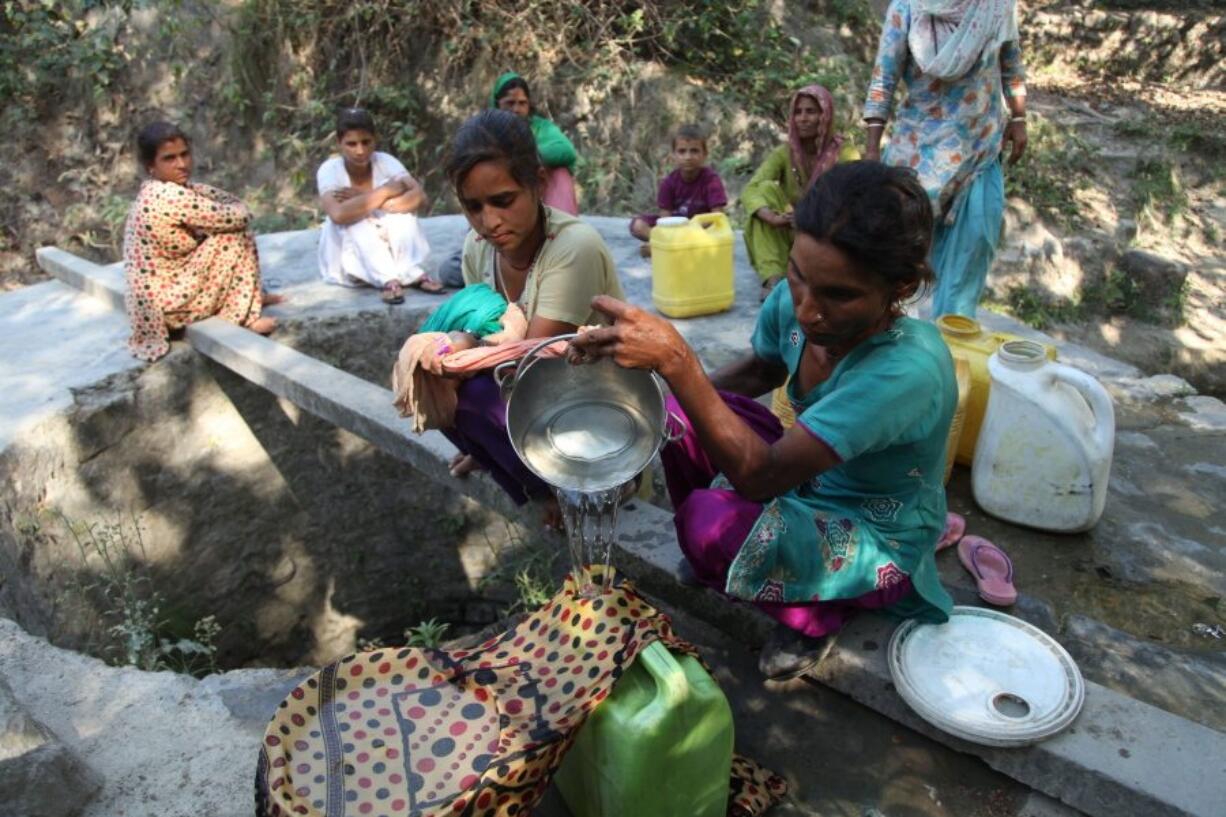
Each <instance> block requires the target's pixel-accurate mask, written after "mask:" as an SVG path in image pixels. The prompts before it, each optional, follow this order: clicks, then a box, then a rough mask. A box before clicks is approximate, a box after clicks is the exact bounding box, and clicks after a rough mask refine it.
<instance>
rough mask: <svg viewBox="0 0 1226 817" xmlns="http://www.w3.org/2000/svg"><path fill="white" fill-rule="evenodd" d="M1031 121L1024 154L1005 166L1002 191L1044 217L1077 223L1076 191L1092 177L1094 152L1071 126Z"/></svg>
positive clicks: (1038, 119)
mask: <svg viewBox="0 0 1226 817" xmlns="http://www.w3.org/2000/svg"><path fill="white" fill-rule="evenodd" d="M1031 121H1032V127H1031V128H1030V133H1029V137H1030V139H1029V145H1028V147H1027V149H1026V153H1025V154H1024V155H1023V156H1022V159H1021V161H1019V162H1018V163H1017V164H1016V165H1014V166H1012V167H1009V168H1006V174H1005V192H1006V194H1007V195H1010V196H1018V197H1020V198H1022V199H1024V200H1025V201H1027V202H1028V203H1029V204H1030V206H1032V207H1034V209H1035V210H1036V211H1037V212H1038V213H1039V214H1040V215H1041V216H1044V217H1045V218H1049V219H1051V220H1053V221H1055V222H1057V223H1059V224H1061V225H1063V226H1065V227H1074V226H1077V225H1078V224H1080V223H1081V222H1082V221H1083V220H1084V219H1083V218H1082V215H1081V208H1080V206H1079V205H1078V204H1077V191H1079V190H1081V189H1082V188H1084V187H1085V186H1086V185H1087V184H1088V183H1089V180H1090V179H1091V178H1092V176H1093V171H1094V153H1095V151H1094V149H1093V148H1092V147H1091V146H1090V145H1089V143H1087V142H1086V141H1085V140H1084V139H1082V138H1081V137H1080V136H1078V135H1077V134H1076V133H1075V132H1074V131H1073V130H1072V129H1071V128H1066V127H1064V126H1062V125H1059V124H1057V123H1055V122H1051V121H1049V120H1047V119H1045V118H1043V117H1042V116H1034V117H1033V118H1032V120H1031Z"/></svg>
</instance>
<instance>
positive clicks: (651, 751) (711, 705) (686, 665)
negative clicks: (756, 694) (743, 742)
mask: <svg viewBox="0 0 1226 817" xmlns="http://www.w3.org/2000/svg"><path fill="white" fill-rule="evenodd" d="M731 769H732V709H731V708H730V707H729V706H728V699H727V698H725V697H724V693H723V691H722V690H720V688H719V685H718V684H717V683H716V682H715V679H714V678H712V677H711V676H710V675H709V674H708V673H707V671H706V670H705V669H703V668H702V665H701V664H700V663H698V661H697V660H695V659H694V658H691V657H690V656H688V655H681V656H674V655H673V654H672V653H670V652H669V651H668V649H667V648H666V647H665V646H664V645H663V644H661V643H660V642H659V641H656V642H653V643H652V644H650V645H648V646H647V647H646V648H645V649H644V650H643V651H642V652H640V653H639V655H638V657H637V658H636V659H635V661H634V663H633V664H631V665H630V668H629V669H628V670H627V671H626V672H625V673H624V674H623V675H622V677H621V678H620V679H619V680H618V682H617V685H616V686H615V687H614V688H613V692H612V693H610V695H609V697H608V698H606V699H605V700H604V701H603V702H601V704H600V705H599V706H597V707H596V709H595V710H594V711H593V712H592V714H591V715H590V716H589V717H588V719H587V723H585V724H584V725H583V727H582V728H581V729H580V730H579V734H578V735H577V736H576V738H575V743H574V745H573V746H572V747H571V749H570V751H569V752H568V753H567V754H566V758H565V760H564V761H563V762H562V766H561V767H560V768H559V769H558V771H557V773H556V774H555V775H554V782H555V783H557V786H558V790H559V791H560V792H561V793H562V797H563V799H565V800H566V804H567V805H568V806H569V807H570V810H571V813H572V814H573V815H574V817H631V816H632V817H679V816H680V815H685V817H724V815H725V814H726V813H727V810H728V777H729V774H730V772H731Z"/></svg>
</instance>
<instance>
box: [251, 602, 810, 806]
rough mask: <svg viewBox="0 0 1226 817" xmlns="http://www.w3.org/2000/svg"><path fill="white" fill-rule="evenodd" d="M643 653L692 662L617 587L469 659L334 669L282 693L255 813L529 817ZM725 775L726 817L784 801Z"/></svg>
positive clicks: (767, 785) (424, 658)
mask: <svg viewBox="0 0 1226 817" xmlns="http://www.w3.org/2000/svg"><path fill="white" fill-rule="evenodd" d="M656 640H661V641H663V642H665V643H666V644H667V645H668V646H669V648H670V649H672V650H674V651H677V652H683V653H687V654H694V648H693V647H691V646H690V645H688V644H686V643H685V642H683V641H681V640H680V639H678V638H677V637H676V636H675V635H673V633H672V627H671V624H670V622H669V620H668V618H667V617H666V616H664V615H662V614H661V613H659V612H657V611H656V610H655V609H653V608H652V607H651V606H650V605H649V604H647V603H646V602H645V601H644V600H643V599H642V598H641V597H640V596H638V595H637V594H636V593H635V592H634V590H633V589H632V588H631V587H630V586H629V584H628V583H626V582H618V583H617V584H615V586H614V588H613V590H612V591H611V592H610V593H607V594H605V595H603V596H601V597H600V598H597V599H593V600H588V599H580V598H577V597H576V596H575V588H574V584H573V582H572V581H571V580H570V579H567V581H566V583H565V585H564V587H563V589H562V590H561V591H560V592H559V593H558V595H557V596H555V597H554V599H553V600H552V601H551V602H550V603H549V604H547V605H545V606H544V607H543V608H541V609H540V610H538V611H537V612H536V613H534V614H533V615H532V616H531V617H529V618H527V619H525V620H524V621H522V622H520V623H519V624H518V625H516V626H515V627H514V628H512V629H510V630H508V631H507V632H505V633H503V634H501V635H499V636H496V637H494V638H491V639H489V640H488V641H486V642H485V643H483V644H481V645H480V646H479V647H477V648H475V649H472V650H454V651H443V650H422V649H409V648H405V649H385V650H378V651H375V652H366V653H357V654H355V655H350V656H347V657H345V658H342V659H340V660H339V661H336V662H335V663H333V664H329V665H328V666H326V667H324V668H323V669H322V670H320V671H319V672H318V673H316V674H315V675H313V676H312V677H310V678H308V679H307V680H306V681H304V682H303V683H302V684H300V685H299V686H298V687H297V688H296V689H294V691H293V692H292V693H290V695H289V697H288V698H286V699H285V701H283V702H282V703H281V705H280V708H279V709H278V710H277V713H276V715H275V716H274V717H273V719H272V722H271V723H270V724H269V725H268V729H267V730H266V731H265V733H264V744H263V747H262V749H261V752H260V762H259V768H258V772H257V776H256V804H257V808H256V811H257V814H259V815H262V817H282V815H284V816H285V817H290V815H312V816H318V817H337V816H339V815H370V817H392V816H393V815H406V814H407V815H423V817H425V815H436V816H437V817H444V816H445V815H446V816H447V817H457V815H467V817H492V816H493V815H497V816H498V817H504V816H505V817H513V815H528V814H530V813H531V810H532V808H533V806H534V805H535V804H536V803H537V801H538V800H539V799H540V797H541V796H542V795H543V794H544V792H545V789H546V788H547V786H548V785H549V779H550V776H551V775H552V774H553V771H554V770H555V769H556V768H557V767H558V766H559V765H560V764H561V762H562V757H563V756H564V755H565V753H566V750H567V749H568V748H569V747H570V744H571V741H572V739H573V737H574V735H575V734H576V732H577V731H578V729H579V727H580V726H582V725H583V723H584V721H585V720H586V719H587V716H588V714H589V713H590V712H591V710H592V709H593V708H595V706H596V705H597V704H598V703H599V702H600V701H602V700H603V699H604V698H605V697H606V696H607V695H608V694H609V692H610V691H611V690H612V688H613V685H614V683H615V682H616V681H617V679H618V678H619V677H620V676H621V674H622V671H623V668H624V667H628V666H629V665H630V663H631V662H632V661H633V660H634V658H635V656H637V655H638V653H639V651H640V650H641V649H642V648H643V647H645V646H646V645H648V644H650V643H651V642H653V641H656ZM733 769H734V780H733V786H732V799H730V802H729V813H730V814H737V815H753V814H758V813H761V812H762V811H764V810H765V809H766V808H767V807H769V806H770V805H771V804H772V803H774V802H775V801H776V800H777V799H778V798H779V797H780V796H782V794H783V791H784V790H785V789H786V784H784V783H783V781H782V780H781V779H779V778H777V777H775V776H773V775H771V774H770V773H769V772H766V771H765V770H762V769H761V768H760V767H758V766H757V765H756V764H754V763H753V762H752V761H748V760H747V759H745V758H740V757H738V758H735V759H734V762H733ZM737 809H740V810H739V811H738V810H737Z"/></svg>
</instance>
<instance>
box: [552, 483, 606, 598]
mask: <svg viewBox="0 0 1226 817" xmlns="http://www.w3.org/2000/svg"><path fill="white" fill-rule="evenodd" d="M621 491H622V489H621V486H618V487H616V488H610V489H608V490H606V491H596V492H590V493H589V492H584V491H568V490H565V489H562V488H558V489H555V491H554V493H556V494H557V497H558V505H559V506H560V507H561V509H562V521H563V523H564V524H565V525H566V542H567V545H568V548H569V551H570V561H571V570H572V573H571V575H572V576H573V577H574V579H575V586H576V587H577V588H578V595H579V597H580V598H585V599H593V598H596V597H597V596H599V595H600V594H601V593H606V592H608V590H609V582H610V581H611V580H612V575H611V571H610V570H609V569H608V568H609V560H610V559H611V558H612V555H613V537H614V535H615V532H616V531H617V510H618V508H619V507H620V505H621V503H620V502H619V501H618V500H619V499H620V498H621ZM592 568H599V570H598V571H596V573H597V575H598V576H599V577H600V578H599V582H600V584H599V585H597V584H596V580H595V579H594V578H593V570H592Z"/></svg>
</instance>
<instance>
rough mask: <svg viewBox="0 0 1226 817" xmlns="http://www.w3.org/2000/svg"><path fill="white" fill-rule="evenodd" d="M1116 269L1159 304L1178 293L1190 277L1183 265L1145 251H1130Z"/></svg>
mask: <svg viewBox="0 0 1226 817" xmlns="http://www.w3.org/2000/svg"><path fill="white" fill-rule="evenodd" d="M1116 268H1117V269H1119V271H1120V272H1122V273H1124V274H1125V275H1127V276H1129V277H1130V278H1132V279H1133V281H1134V282H1135V283H1136V284H1137V285H1138V287H1139V288H1140V290H1141V292H1142V293H1143V294H1145V295H1146V296H1149V297H1153V298H1156V299H1158V301H1159V302H1160V301H1161V299H1163V298H1166V297H1168V296H1170V295H1171V294H1173V293H1176V292H1178V291H1179V290H1180V288H1182V287H1183V282H1184V281H1185V280H1186V279H1187V277H1188V270H1187V267H1185V266H1184V265H1183V264H1181V263H1179V262H1178V261H1175V260H1174V259H1171V258H1165V257H1163V256H1161V255H1158V254H1156V253H1152V252H1146V251H1145V250H1128V251H1127V252H1125V253H1124V254H1123V255H1121V256H1120V257H1119V259H1118V260H1117V261H1116Z"/></svg>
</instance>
